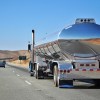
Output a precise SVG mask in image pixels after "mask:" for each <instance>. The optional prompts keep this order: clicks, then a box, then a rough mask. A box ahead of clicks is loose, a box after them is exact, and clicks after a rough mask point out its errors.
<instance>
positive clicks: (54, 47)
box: [30, 18, 100, 86]
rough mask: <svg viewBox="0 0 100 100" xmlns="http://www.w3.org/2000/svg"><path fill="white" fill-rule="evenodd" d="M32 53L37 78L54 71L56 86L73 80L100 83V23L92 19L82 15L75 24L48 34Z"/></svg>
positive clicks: (35, 46)
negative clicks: (91, 80)
mask: <svg viewBox="0 0 100 100" xmlns="http://www.w3.org/2000/svg"><path fill="white" fill-rule="evenodd" d="M33 34H34V33H33ZM33 40H34V38H33ZM33 43H34V42H33ZM32 54H34V55H32V60H31V63H32V64H30V66H31V74H33V73H32V72H34V73H35V76H36V78H40V77H42V78H43V77H44V76H45V74H46V75H48V74H52V75H53V79H54V84H55V86H62V85H63V84H65V83H66V84H69V85H70V84H72V83H73V79H93V81H94V83H95V84H96V85H98V84H100V65H99V61H100V25H98V24H96V23H95V20H94V19H92V18H85V19H84V18H78V19H76V22H75V24H73V25H69V26H67V27H65V28H64V29H62V30H61V31H60V32H58V33H54V34H50V35H47V36H46V37H45V38H43V39H41V41H38V42H37V43H36V45H33V48H32ZM32 67H33V68H32Z"/></svg>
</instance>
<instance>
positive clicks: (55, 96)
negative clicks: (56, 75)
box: [0, 66, 100, 100]
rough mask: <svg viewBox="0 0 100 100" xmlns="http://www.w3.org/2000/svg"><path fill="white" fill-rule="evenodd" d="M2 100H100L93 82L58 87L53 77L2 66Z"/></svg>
mask: <svg viewBox="0 0 100 100" xmlns="http://www.w3.org/2000/svg"><path fill="white" fill-rule="evenodd" d="M0 100H100V89H98V88H95V87H94V86H93V84H90V83H84V82H77V81H76V82H74V87H73V88H57V87H54V85H53V80H52V79H40V80H36V79H35V78H34V77H30V76H29V72H28V71H27V70H26V71H25V70H22V69H21V70H20V69H17V68H14V67H10V66H6V68H0Z"/></svg>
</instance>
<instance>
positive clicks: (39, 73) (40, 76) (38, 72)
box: [35, 69, 44, 79]
mask: <svg viewBox="0 0 100 100" xmlns="http://www.w3.org/2000/svg"><path fill="white" fill-rule="evenodd" d="M35 78H36V79H44V75H43V71H42V70H37V69H36V71H35Z"/></svg>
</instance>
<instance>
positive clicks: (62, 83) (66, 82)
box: [59, 80, 74, 88]
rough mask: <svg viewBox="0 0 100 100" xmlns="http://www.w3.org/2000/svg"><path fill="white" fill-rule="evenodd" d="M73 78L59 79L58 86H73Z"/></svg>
mask: <svg viewBox="0 0 100 100" xmlns="http://www.w3.org/2000/svg"><path fill="white" fill-rule="evenodd" d="M73 87H74V86H73V80H60V81H59V88H73Z"/></svg>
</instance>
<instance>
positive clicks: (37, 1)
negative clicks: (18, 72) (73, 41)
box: [0, 0, 100, 50]
mask: <svg viewBox="0 0 100 100" xmlns="http://www.w3.org/2000/svg"><path fill="white" fill-rule="evenodd" d="M76 18H95V19H96V22H97V23H98V24H100V0H0V50H23V49H27V43H28V41H31V31H32V29H34V30H35V40H36V41H38V40H39V39H40V38H42V37H44V36H45V35H46V34H50V33H54V32H56V31H60V30H61V29H62V28H64V27H65V26H67V25H69V24H72V23H74V21H75V19H76Z"/></svg>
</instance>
